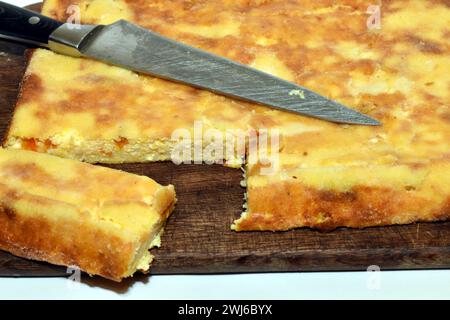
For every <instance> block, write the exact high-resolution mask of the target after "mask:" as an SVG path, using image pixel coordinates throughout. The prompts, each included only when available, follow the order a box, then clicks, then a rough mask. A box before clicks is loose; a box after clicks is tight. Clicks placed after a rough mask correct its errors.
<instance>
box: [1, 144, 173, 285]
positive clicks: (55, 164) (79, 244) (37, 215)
mask: <svg viewBox="0 0 450 320" xmlns="http://www.w3.org/2000/svg"><path fill="white" fill-rule="evenodd" d="M174 204H175V192H174V188H173V186H167V187H164V186H161V185H159V184H158V183H156V182H155V181H153V180H151V179H150V178H147V177H143V176H138V175H134V174H130V173H126V172H122V171H118V170H113V169H109V168H104V167H97V166H93V165H90V164H85V163H81V162H77V161H74V160H68V159H62V158H58V157H54V156H50V155H46V154H40V153H37V152H31V151H23V150H6V149H0V249H2V250H5V251H8V252H10V253H12V254H14V255H17V256H21V257H24V258H28V259H34V260H41V261H47V262H50V263H53V264H57V265H65V266H76V267H79V268H80V269H81V270H83V271H85V272H87V273H88V274H90V275H100V276H102V277H105V278H108V279H111V280H115V281H121V280H122V279H123V278H126V277H130V276H132V275H133V274H134V273H135V272H136V271H137V270H140V271H143V272H146V271H148V269H149V265H150V263H151V261H152V258H153V257H152V255H151V254H150V252H149V249H150V248H152V247H155V246H159V245H160V235H161V233H162V231H163V227H164V225H165V222H166V220H167V218H168V217H169V215H170V213H171V211H172V209H173V207H174Z"/></svg>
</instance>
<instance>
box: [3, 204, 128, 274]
mask: <svg viewBox="0 0 450 320" xmlns="http://www.w3.org/2000/svg"><path fill="white" fill-rule="evenodd" d="M75 230H76V232H74V231H75ZM0 233H1V234H2V236H1V237H0V248H1V249H2V250H5V251H8V252H10V253H12V254H14V255H17V256H20V257H23V258H27V259H33V260H39V261H46V262H50V263H52V264H56V265H63V266H76V267H79V268H80V269H82V270H85V271H87V272H88V273H89V274H93V275H94V274H96V275H100V276H102V277H104V278H107V279H110V280H114V281H121V280H122V278H123V276H124V275H125V274H126V273H127V271H128V270H127V266H128V263H129V260H130V259H131V258H132V254H133V249H135V244H134V243H126V242H124V241H123V240H122V239H120V238H119V237H117V236H114V235H111V234H108V232H106V231H102V230H93V229H91V228H86V227H85V226H84V225H83V223H82V222H76V221H70V222H67V221H62V222H61V223H49V221H48V220H46V219H43V218H40V217H39V216H30V217H24V216H23V215H20V214H18V213H16V211H15V209H13V208H10V207H9V206H8V205H7V204H5V203H2V205H1V206H0ZM107 248H108V249H107Z"/></svg>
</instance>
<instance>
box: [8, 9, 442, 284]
mask: <svg viewBox="0 0 450 320" xmlns="http://www.w3.org/2000/svg"><path fill="white" fill-rule="evenodd" d="M34 8H35V9H37V8H38V7H36V6H35V7H34ZM25 49H26V47H25V46H23V45H18V44H12V43H9V42H3V41H0V134H1V135H4V133H5V130H6V128H7V126H8V123H9V121H10V117H11V114H12V109H13V104H14V101H15V99H16V96H17V89H18V85H19V82H20V79H21V77H22V75H23V71H24V63H25V60H24V51H25ZM43 107H45V106H43ZM109 167H112V168H116V169H122V170H125V171H128V172H133V173H138V174H143V175H148V176H150V177H152V178H154V179H155V180H157V181H158V182H160V183H162V184H167V183H172V184H174V185H175V187H176V191H177V195H178V199H179V202H178V205H177V207H176V209H175V211H174V213H173V216H172V217H171V218H170V220H169V222H168V225H167V228H166V232H165V234H164V236H163V239H162V243H163V245H162V247H161V248H160V249H158V250H154V254H155V255H156V262H155V263H154V265H153V268H152V270H151V272H152V273H153V274H186V273H195V274H199V273H235V272H272V271H337V270H367V268H368V267H369V266H372V265H376V266H379V267H380V269H381V270H392V269H424V268H448V267H450V223H424V224H413V225H406V226H392V227H383V228H369V229H364V230H352V229H339V230H336V231H334V232H331V233H320V232H317V231H314V230H309V229H298V230H293V231H289V232H280V233H270V232H247V233H235V232H232V231H230V225H231V223H232V221H233V220H234V219H236V218H237V217H239V215H240V212H241V207H242V203H243V195H244V191H245V190H244V189H242V188H241V187H240V180H241V178H242V175H241V171H240V170H234V169H229V168H224V167H222V166H208V165H182V166H176V165H174V164H172V163H150V164H128V165H113V166H109ZM16 275H28V276H43V275H46V276H62V275H67V274H66V268H62V267H55V266H51V265H48V264H45V263H37V262H32V261H28V260H24V259H21V258H16V257H13V256H11V255H9V254H7V253H2V252H0V276H16Z"/></svg>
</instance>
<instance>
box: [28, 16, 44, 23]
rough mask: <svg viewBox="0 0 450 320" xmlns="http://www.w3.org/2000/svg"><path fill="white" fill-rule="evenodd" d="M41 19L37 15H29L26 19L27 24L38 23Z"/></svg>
mask: <svg viewBox="0 0 450 320" xmlns="http://www.w3.org/2000/svg"><path fill="white" fill-rule="evenodd" d="M40 21H41V18H39V17H36V16H35V17H31V18H30V19H28V23H29V24H38V23H39V22H40Z"/></svg>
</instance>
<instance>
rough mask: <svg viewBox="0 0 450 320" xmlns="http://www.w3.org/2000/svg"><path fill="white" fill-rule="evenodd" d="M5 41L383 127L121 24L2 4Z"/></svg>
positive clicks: (308, 113)
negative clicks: (68, 19)
mask: <svg viewBox="0 0 450 320" xmlns="http://www.w3.org/2000/svg"><path fill="white" fill-rule="evenodd" d="M0 38H4V39H9V40H15V41H20V42H24V43H29V44H33V45H37V46H40V47H45V48H48V49H51V50H52V51H54V52H57V53H60V54H64V55H69V56H74V57H87V58H93V59H96V60H100V61H103V62H106V63H109V64H112V65H116V66H120V67H123V68H127V69H130V70H133V71H136V72H139V73H144V74H149V75H152V76H155V77H160V78H163V79H166V80H171V81H175V82H180V83H184V84H187V85H190V86H193V87H197V88H201V89H206V90H209V91H212V92H214V93H218V94H222V95H225V96H229V97H232V98H236V99H241V100H243V101H249V102H254V103H257V104H262V105H266V106H269V107H272V108H277V109H281V110H287V111H290V112H294V113H298V114H302V115H306V116H310V117H314V118H319V119H322V120H327V121H331V122H336V123H346V124H359V125H380V122H378V121H377V120H375V119H372V118H370V117H368V116H366V115H363V114H361V113H359V112H357V111H355V110H352V109H350V108H348V107H346V106H344V105H342V104H340V103H338V102H336V101H333V100H330V99H328V98H326V97H324V96H321V95H319V94H317V93H315V92H313V91H311V90H309V89H307V88H304V87H301V86H299V85H297V84H294V83H291V82H288V81H286V80H283V79H280V78H277V77H274V76H272V75H270V74H267V73H264V72H261V71H258V70H256V69H253V68H250V67H248V66H246V65H243V64H240V63H237V62H234V61H231V60H229V59H225V58H222V57H219V56H217V55H214V54H211V53H208V52H206V51H203V50H200V49H197V48H194V47H191V46H188V45H185V44H183V43H180V42H177V41H174V40H172V39H169V38H166V37H164V36H162V35H159V34H157V33H155V32H152V31H149V30H147V29H144V28H142V27H140V26H137V25H135V24H132V23H130V22H127V21H125V20H119V21H117V22H116V23H113V24H110V25H74V24H69V23H61V22H59V21H56V20H53V19H51V18H49V17H45V16H43V15H40V14H37V13H35V12H33V11H30V10H27V9H24V8H20V7H16V6H14V5H10V4H7V3H4V2H1V1H0Z"/></svg>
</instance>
